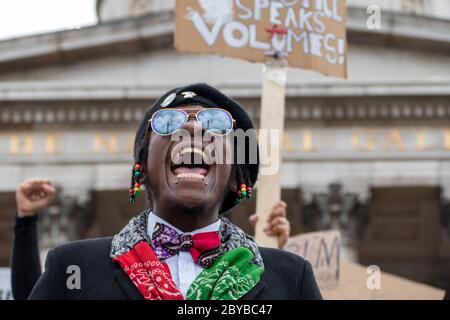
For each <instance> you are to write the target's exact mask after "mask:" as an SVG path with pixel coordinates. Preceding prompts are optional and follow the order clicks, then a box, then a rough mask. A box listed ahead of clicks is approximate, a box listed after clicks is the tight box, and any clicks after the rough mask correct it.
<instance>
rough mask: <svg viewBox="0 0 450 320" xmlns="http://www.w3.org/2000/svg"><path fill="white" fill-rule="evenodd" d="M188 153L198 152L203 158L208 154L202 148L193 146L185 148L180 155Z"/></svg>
mask: <svg viewBox="0 0 450 320" xmlns="http://www.w3.org/2000/svg"><path fill="white" fill-rule="evenodd" d="M186 153H196V154H198V155H199V156H201V157H202V158H203V157H205V156H206V155H205V153H204V152H203V150H202V149H199V148H192V147H187V148H184V149H183V150H181V151H180V152H178V156H183V155H184V154H186Z"/></svg>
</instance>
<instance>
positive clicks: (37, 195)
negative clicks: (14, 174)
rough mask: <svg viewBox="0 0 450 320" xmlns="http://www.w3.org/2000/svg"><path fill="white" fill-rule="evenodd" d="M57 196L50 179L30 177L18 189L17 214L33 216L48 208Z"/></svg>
mask: <svg viewBox="0 0 450 320" xmlns="http://www.w3.org/2000/svg"><path fill="white" fill-rule="evenodd" d="M54 197H55V188H54V187H53V186H52V185H51V183H50V181H49V180H42V179H30V180H25V181H24V182H22V183H21V184H20V185H19V187H18V188H17V190H16V205H17V215H18V217H19V218H24V217H31V216H34V215H36V214H37V212H38V211H39V210H41V209H44V208H47V207H48V206H49V205H50V204H51V202H52V201H53V199H54Z"/></svg>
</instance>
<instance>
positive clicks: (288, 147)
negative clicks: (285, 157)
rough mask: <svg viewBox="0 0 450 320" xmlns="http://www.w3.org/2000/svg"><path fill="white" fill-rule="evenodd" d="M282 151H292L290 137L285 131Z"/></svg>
mask: <svg viewBox="0 0 450 320" xmlns="http://www.w3.org/2000/svg"><path fill="white" fill-rule="evenodd" d="M283 150H284V151H287V152H292V151H294V146H293V145H292V141H291V137H290V136H289V133H287V132H286V131H285V132H284V134H283Z"/></svg>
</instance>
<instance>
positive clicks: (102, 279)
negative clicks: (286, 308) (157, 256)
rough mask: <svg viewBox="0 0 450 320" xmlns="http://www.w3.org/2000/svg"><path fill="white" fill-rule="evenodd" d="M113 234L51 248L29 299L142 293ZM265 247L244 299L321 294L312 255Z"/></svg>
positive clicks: (138, 296) (128, 296) (124, 296)
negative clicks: (115, 249) (115, 251)
mask: <svg viewBox="0 0 450 320" xmlns="http://www.w3.org/2000/svg"><path fill="white" fill-rule="evenodd" d="M111 240H112V237H108V238H99V239H93V240H82V241H75V242H71V243H68V244H64V245H61V246H59V247H56V248H55V249H52V250H51V251H50V252H49V253H48V256H47V261H46V263H45V272H44V273H43V274H42V276H41V278H40V279H39V281H38V282H37V283H36V286H35V287H34V289H33V291H32V292H31V295H30V297H29V299H57V300H61V299H83V300H84V299H108V300H116V299H143V297H142V295H141V294H140V293H139V291H138V290H137V288H136V287H135V285H134V284H133V283H132V282H131V280H130V279H129V278H128V276H127V274H126V273H125V272H124V271H123V270H122V268H121V267H120V266H119V265H118V264H117V263H114V262H112V260H111V258H110V257H109V253H110V249H111ZM260 251H261V255H262V258H263V261H264V265H265V270H264V272H263V274H262V275H261V281H260V282H259V283H258V284H257V285H256V287H254V288H253V289H252V290H251V291H250V292H248V293H247V294H246V295H245V296H244V297H243V299H244V300H252V299H255V300H272V299H289V300H300V299H321V298H322V297H321V294H320V291H319V289H318V287H317V284H316V281H315V279H314V275H313V272H312V268H311V265H310V263H309V262H308V261H306V260H304V259H302V258H301V257H299V256H297V255H294V254H292V253H289V252H285V251H282V250H277V249H268V248H260ZM73 265H75V266H78V267H79V268H80V269H79V270H80V271H81V277H80V280H81V281H80V285H81V287H80V289H76V288H75V289H72V290H70V289H68V285H67V282H68V280H69V284H70V283H73V282H71V279H72V278H70V277H71V276H72V275H73V271H71V269H70V268H69V267H70V266H73ZM68 268H69V272H68V271H67V270H68ZM69 287H73V286H70V285H69Z"/></svg>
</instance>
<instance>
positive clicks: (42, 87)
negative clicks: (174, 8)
mask: <svg viewBox="0 0 450 320" xmlns="http://www.w3.org/2000/svg"><path fill="white" fill-rule="evenodd" d="M176 85H177V83H174V82H171V83H167V84H163V83H159V84H155V83H148V84H146V83H141V84H137V85H130V84H117V83H111V84H105V83H101V84H95V83H87V84H86V83H83V84H81V83H64V84H61V83H57V82H44V83H38V82H17V83H15V82H8V83H0V103H1V102H7V101H74V100H75V101H83V100H86V101H92V100H118V101H120V100H153V99H156V98H158V97H159V96H160V95H161V94H162V93H163V92H165V91H167V90H168V89H170V88H172V87H174V86H176ZM180 85H181V84H180ZM213 85H214V86H216V87H218V88H220V89H221V90H223V91H224V92H225V93H226V94H229V95H230V96H233V97H239V98H259V97H260V96H261V83H260V82H239V81H233V82H232V83H231V82H229V83H213ZM286 96H287V97H288V98H289V97H291V98H315V97H317V98H327V97H330V98H335V97H392V96H415V97H431V96H446V97H450V78H446V79H442V78H439V79H438V78H436V79H434V80H409V81H407V80H386V81H363V80H361V81H359V80H358V81H355V80H346V81H339V80H324V81H308V82H295V81H289V82H288V85H287V89H286Z"/></svg>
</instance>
